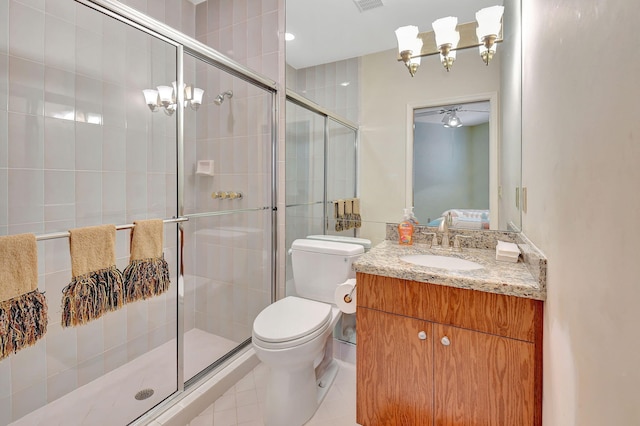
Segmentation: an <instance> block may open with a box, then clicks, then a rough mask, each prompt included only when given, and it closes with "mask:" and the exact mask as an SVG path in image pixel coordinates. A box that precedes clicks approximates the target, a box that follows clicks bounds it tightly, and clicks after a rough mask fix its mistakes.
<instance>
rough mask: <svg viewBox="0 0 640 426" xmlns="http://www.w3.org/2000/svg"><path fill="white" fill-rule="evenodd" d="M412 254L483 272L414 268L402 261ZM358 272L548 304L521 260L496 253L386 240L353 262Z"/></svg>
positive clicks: (538, 285)
mask: <svg viewBox="0 0 640 426" xmlns="http://www.w3.org/2000/svg"><path fill="white" fill-rule="evenodd" d="M409 254H433V255H438V256H451V257H458V258H461V259H466V260H471V261H473V262H476V263H479V264H481V265H483V266H484V268H483V269H476V270H470V271H455V270H449V269H440V268H432V267H426V266H419V265H414V264H411V263H408V262H404V261H402V260H400V257H401V256H405V255H409ZM354 269H355V270H356V272H363V273H367V274H373V275H381V276H385V277H392V278H400V279H406V280H412V281H419V282H428V283H432V284H440V285H446V286H450V287H458V288H466V289H471V290H479V291H486V292H489V293H498V294H506V295H511V296H518V297H526V298H529V299H536V300H545V298H546V291H545V290H546V289H545V288H544V287H543V286H541V285H540V284H539V282H538V281H537V280H536V279H535V278H534V277H533V275H532V274H531V272H529V270H528V269H527V266H526V265H525V263H524V262H522V260H520V261H519V262H517V263H509V262H499V261H497V260H496V258H495V250H489V249H476V248H465V249H464V251H462V252H452V251H448V250H442V249H431V248H430V247H429V246H428V245H427V244H413V245H411V246H401V245H399V244H398V243H397V242H395V241H390V240H385V241H383V242H382V243H380V244H378V245H377V246H375V247H374V248H372V249H371V251H369V252H368V253H365V254H363V255H362V256H361V257H360V258H359V259H358V260H357V261H356V262H354Z"/></svg>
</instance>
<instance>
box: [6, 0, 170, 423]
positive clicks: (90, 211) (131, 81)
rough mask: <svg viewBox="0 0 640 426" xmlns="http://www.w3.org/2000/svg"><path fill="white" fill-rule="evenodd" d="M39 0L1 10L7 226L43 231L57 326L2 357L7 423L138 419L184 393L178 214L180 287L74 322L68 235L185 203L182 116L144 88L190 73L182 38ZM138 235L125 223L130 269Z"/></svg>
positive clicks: (46, 278)
mask: <svg viewBox="0 0 640 426" xmlns="http://www.w3.org/2000/svg"><path fill="white" fill-rule="evenodd" d="M36 3H42V7H38V6H37V5H36V4H35V3H34V2H19V1H10V2H6V1H5V2H4V6H2V7H0V8H4V10H3V11H1V12H6V11H7V10H8V11H9V12H10V13H1V12H0V30H1V31H0V32H1V33H3V34H8V35H9V43H0V75H1V76H3V79H4V81H5V82H6V86H3V87H4V88H7V89H8V90H6V91H4V92H3V93H8V97H5V98H4V102H0V121H1V122H2V123H4V125H3V126H2V127H3V130H4V131H6V130H7V129H8V135H9V137H10V138H9V139H10V141H11V143H10V144H9V145H7V144H4V145H3V144H2V143H0V186H1V187H3V188H6V190H0V206H3V207H2V209H0V210H3V212H2V213H0V235H6V234H8V235H12V234H19V233H27V232H29V233H35V234H36V235H37V236H39V237H40V239H41V240H40V241H39V242H38V256H39V259H40V262H39V264H38V275H39V289H40V290H41V291H44V292H45V296H46V299H47V303H48V306H49V325H48V330H47V333H46V335H45V336H44V337H43V338H42V339H41V340H39V341H38V342H37V343H36V344H35V345H34V346H31V347H28V348H25V349H23V350H21V351H19V352H18V353H15V354H11V355H10V356H9V357H7V358H5V359H3V360H0V424H2V425H4V424H8V423H9V422H15V424H17V425H20V424H26V425H32V424H80V423H83V424H92V425H114V424H127V423H129V422H131V421H133V420H134V419H135V418H137V417H138V416H140V415H142V414H143V413H144V412H145V411H147V410H149V409H151V408H152V407H154V406H155V405H156V404H158V403H160V402H161V401H163V400H164V399H165V398H167V397H168V396H170V395H172V394H173V393H175V392H176V391H177V390H178V383H177V380H176V377H177V361H176V360H177V334H176V333H177V327H176V324H177V322H176V312H177V293H178V292H177V267H176V266H177V256H176V254H177V252H176V249H177V241H176V225H175V224H167V225H165V236H164V247H163V249H164V254H165V258H166V260H167V262H168V264H169V268H170V276H171V286H170V288H169V290H168V291H167V292H165V293H163V294H161V295H158V296H155V297H152V298H149V299H147V300H139V301H136V302H131V303H128V304H126V305H124V306H123V307H122V308H120V309H118V310H116V311H113V312H107V313H104V314H103V315H102V316H100V317H99V318H96V319H93V320H91V321H90V322H88V323H86V324H83V325H78V326H73V327H64V326H63V325H62V323H61V308H60V307H61V304H62V303H61V299H62V295H63V290H64V288H65V287H66V286H67V284H69V283H70V281H71V279H72V274H71V259H70V250H69V240H68V238H67V237H66V235H65V234H64V232H65V231H67V230H69V229H73V228H82V227H88V226H94V225H101V224H114V225H124V224H130V223H132V222H133V221H135V220H140V219H150V218H171V217H173V216H175V215H176V214H177V204H176V201H175V200H176V198H177V197H176V185H175V181H176V176H177V175H176V154H175V153H176V129H177V125H176V123H177V121H176V115H175V114H174V115H173V116H168V115H165V114H164V113H162V112H156V113H152V112H151V110H150V109H149V107H148V106H147V105H146V103H145V101H144V97H143V94H142V90H144V89H152V88H155V87H157V86H159V85H171V82H172V81H175V80H176V79H177V63H178V62H177V61H178V58H177V55H178V48H177V47H176V45H174V44H171V43H169V42H166V41H164V40H162V39H160V38H157V37H155V36H153V35H151V34H149V33H147V32H143V31H141V30H139V29H137V28H135V27H133V26H130V25H128V24H126V23H124V22H122V21H119V20H117V19H114V18H112V17H110V16H107V15H105V14H102V13H100V12H98V11H96V10H94V9H91V8H89V7H87V6H84V5H81V4H79V3H76V2H73V1H68V0H48V1H47V7H46V11H45V8H44V2H36ZM0 91H1V90H0ZM58 233H62V236H56V235H57V234H58ZM129 235H130V230H128V229H123V230H119V231H117V233H116V243H115V257H116V266H117V267H118V269H120V270H123V269H124V268H125V267H126V266H127V265H128V263H129Z"/></svg>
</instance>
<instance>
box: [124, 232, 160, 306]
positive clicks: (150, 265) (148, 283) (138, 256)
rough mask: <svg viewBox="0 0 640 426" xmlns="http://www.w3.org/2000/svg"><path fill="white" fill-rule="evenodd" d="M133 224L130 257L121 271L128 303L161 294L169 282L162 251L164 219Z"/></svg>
mask: <svg viewBox="0 0 640 426" xmlns="http://www.w3.org/2000/svg"><path fill="white" fill-rule="evenodd" d="M133 224H134V225H135V226H134V227H133V231H132V232H131V260H130V262H129V265H128V266H127V267H126V269H125V270H124V272H123V275H124V284H125V300H126V302H127V303H129V302H135V301H136V300H143V299H148V298H150V297H152V296H155V295H158V294H161V293H164V292H165V291H167V290H168V289H169V284H171V283H170V281H169V265H167V262H166V261H165V260H164V255H163V253H162V245H163V235H164V222H163V221H162V220H161V219H150V220H140V221H136V222H134V223H133Z"/></svg>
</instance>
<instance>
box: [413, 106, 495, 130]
mask: <svg viewBox="0 0 640 426" xmlns="http://www.w3.org/2000/svg"><path fill="white" fill-rule="evenodd" d="M454 107H458V110H457V111H456V114H457V115H458V117H459V118H460V121H461V122H462V125H463V126H477V125H478V124H482V123H488V122H489V112H490V111H491V105H490V103H489V101H484V102H470V103H464V104H455V105H446V106H438V107H433V108H421V109H417V110H415V111H414V121H415V122H416V123H427V124H438V125H442V117H443V116H444V111H443V110H447V109H450V108H454Z"/></svg>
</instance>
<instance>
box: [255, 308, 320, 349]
mask: <svg viewBox="0 0 640 426" xmlns="http://www.w3.org/2000/svg"><path fill="white" fill-rule="evenodd" d="M331 313H332V310H331V305H329V304H327V303H323V302H317V301H315V300H308V299H302V298H300V297H294V296H289V297H285V298H284V299H281V300H279V301H277V302H275V303H272V304H271V305H269V306H267V307H266V308H265V309H264V310H263V311H262V312H260V314H258V316H257V317H256V319H255V321H254V323H253V341H254V343H256V344H258V345H259V346H261V347H263V348H267V349H284V348H289V347H293V346H297V345H301V344H303V343H306V342H308V341H310V340H313V339H314V338H315V337H317V336H318V335H321V334H322V333H324V332H325V331H326V330H327V328H328V327H329V325H330V323H331V318H332V315H331Z"/></svg>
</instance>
